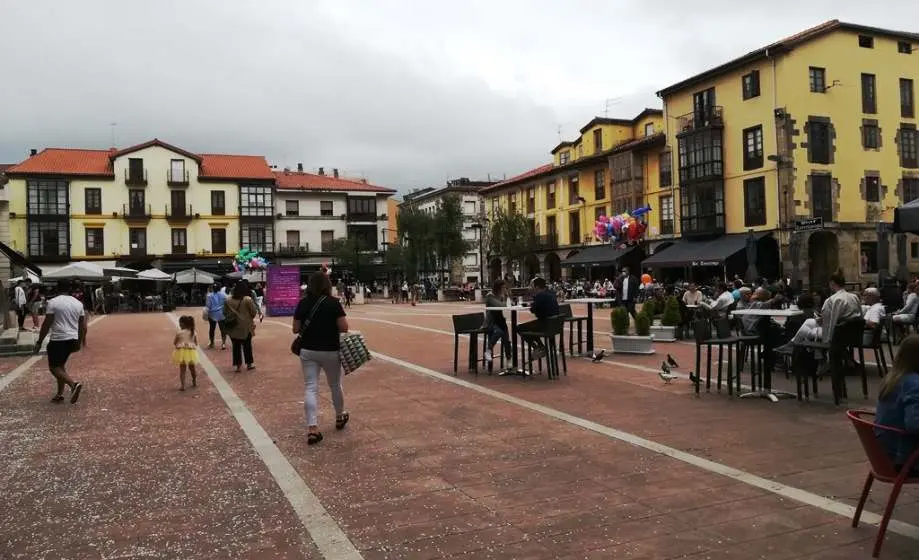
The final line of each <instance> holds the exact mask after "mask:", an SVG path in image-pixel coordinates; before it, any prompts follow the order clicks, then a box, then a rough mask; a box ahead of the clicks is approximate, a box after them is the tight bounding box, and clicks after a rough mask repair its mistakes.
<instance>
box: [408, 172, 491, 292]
mask: <svg viewBox="0 0 919 560" xmlns="http://www.w3.org/2000/svg"><path fill="white" fill-rule="evenodd" d="M494 184H495V182H494V181H471V180H469V179H467V178H465V177H462V178H460V179H453V180H451V181H448V182H447V186H445V187H441V188H439V189H435V188H432V187H429V188H426V189H421V190H418V191H415V192H413V193H411V194H408V195H406V196H405V200H404V202H402V204H401V205H400V206H409V205H411V206H414V207H417V208H418V209H420V210H422V211H426V212H431V213H433V212H434V211H436V209H437V204H438V203H439V202H440V201H441V200H442V199H443V198H444V197H445V196H447V195H457V196H459V197H460V203H461V204H462V209H463V218H464V219H463V239H465V240H466V241H467V242H468V243H469V250H468V251H467V252H466V255H465V256H464V257H463V260H462V262H461V263H455V264H454V267H453V271H452V277H451V280H452V281H453V282H457V283H458V282H479V281H480V280H481V279H482V272H481V271H482V268H481V259H482V255H481V253H482V252H484V250H485V248H484V247H480V241H481V238H480V236H481V234H482V229H481V228H480V227H477V226H480V225H481V220H482V218H483V217H484V215H485V202H484V198H483V197H482V195H481V194H480V191H481V190H482V189H484V188H485V187H489V186H491V185H494ZM480 249H481V250H480Z"/></svg>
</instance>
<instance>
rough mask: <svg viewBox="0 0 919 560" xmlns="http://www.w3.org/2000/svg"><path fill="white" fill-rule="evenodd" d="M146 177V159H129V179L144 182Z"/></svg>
mask: <svg viewBox="0 0 919 560" xmlns="http://www.w3.org/2000/svg"><path fill="white" fill-rule="evenodd" d="M144 180H146V177H144V160H143V159H141V158H130V159H128V181H132V182H135V183H136V182H142V181H144Z"/></svg>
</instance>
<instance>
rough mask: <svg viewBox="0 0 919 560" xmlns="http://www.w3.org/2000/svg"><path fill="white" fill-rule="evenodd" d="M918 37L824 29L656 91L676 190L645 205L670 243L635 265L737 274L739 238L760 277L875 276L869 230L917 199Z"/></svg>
mask: <svg viewBox="0 0 919 560" xmlns="http://www.w3.org/2000/svg"><path fill="white" fill-rule="evenodd" d="M917 43H919V35H917V34H910V33H901V32H896V31H890V30H885V29H876V28H871V27H865V26H860V25H853V24H849V23H842V22H839V21H830V22H827V23H825V24H822V25H820V26H817V27H814V28H811V29H808V30H806V31H803V32H801V33H798V34H796V35H793V36H791V37H788V38H786V39H783V40H781V41H779V42H777V43H773V44H771V45H768V46H766V47H763V48H761V49H758V50H755V51H753V52H751V53H748V54H746V55H744V56H742V57H740V58H737V59H735V60H732V61H730V62H727V63H725V64H722V65H720V66H718V67H716V68H713V69H711V70H708V71H706V72H703V73H701V74H699V75H696V76H693V77H691V78H688V79H686V80H684V81H682V82H679V83H677V84H674V85H672V86H670V87H667V88H665V89H663V90H661V91H660V92H658V95H659V96H660V97H661V98H662V99H663V102H664V115H665V123H666V135H667V149H668V150H669V151H670V152H672V153H673V161H672V165H673V167H674V172H673V179H674V183H675V185H674V188H673V192H672V193H671V192H666V191H665V192H662V193H660V194H658V196H657V200H654V197H653V196H652V197H651V200H649V202H650V203H651V204H652V206H654V205H656V206H657V207H662V206H663V205H664V203H665V202H666V201H667V200H668V197H672V196H673V197H675V199H676V202H675V203H674V205H673V207H674V211H675V212H674V214H675V215H676V219H675V220H674V223H675V224H676V226H677V227H676V232H678V233H680V234H681V235H682V238H683V239H681V240H680V241H679V242H677V243H675V244H674V245H673V246H671V247H668V248H665V249H664V248H659V249H658V251H657V252H656V253H655V255H654V256H653V257H651V258H649V259H648V260H647V261H646V262H645V264H646V265H647V266H654V267H660V268H667V267H684V266H686V267H696V268H698V267H699V266H700V265H701V266H703V267H705V266H708V265H717V266H713V267H712V268H711V269H710V271H709V272H707V273H706V274H707V275H711V276H714V275H718V276H720V275H721V274H723V273H724V272H725V271H724V270H723V269H720V266H721V265H724V266H725V267H726V269H727V273H728V275H730V274H733V273H741V274H742V273H743V272H744V270H745V268H746V265H747V262H746V253H747V251H745V250H743V249H744V248H745V246H746V239H747V237H748V232H750V231H751V230H752V231H753V232H756V233H755V234H754V235H753V237H754V238H756V239H759V241H758V242H757V243H756V245H755V246H756V249H757V251H756V252H757V266H758V268H759V273H760V274H761V275H763V276H766V277H769V278H776V277H778V276H779V275H780V274H784V275H787V276H790V275H791V274H792V272H791V271H792V270H793V269H794V268H795V267H793V266H792V261H797V262H799V263H800V267H799V270H800V272H801V274H802V276H803V278H807V279H808V280H809V283H810V285H812V286H815V287H823V286H825V285H826V280H827V276H828V275H829V274H830V273H832V272H833V271H835V270H836V269H837V268H841V269H842V270H843V272H844V273H845V275H846V277H847V279H849V280H850V281H853V282H867V281H874V280H875V279H876V276H874V273H876V272H877V268H878V264H879V263H878V236H877V223H878V222H879V221H892V218H893V209H894V208H895V207H896V206H898V205H900V204H902V203H904V202H907V201H909V200H912V199H914V198H916V197H919V161H917V153H916V152H917V132H916V118H915V117H916V110H915V83H916V82H917V81H919V59H917V55H916V54H915V53H914V52H913V51H914V49H915V48H916V47H917ZM669 200H674V198H669ZM658 217H659V218H662V217H663V214H658ZM660 229H661V230H662V229H663V224H661V226H660ZM795 231H797V233H795ZM881 250H883V244H882V249H881ZM901 251H902V252H905V246H904V248H903V249H901ZM911 254H912V257H913V258H917V257H919V246H917V245H914V246H913V247H912V250H911ZM780 264H781V265H782V266H781V267H780ZM719 269H720V270H721V271H720V272H719ZM674 274H676V272H674Z"/></svg>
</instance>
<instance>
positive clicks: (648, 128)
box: [645, 123, 654, 136]
mask: <svg viewBox="0 0 919 560" xmlns="http://www.w3.org/2000/svg"><path fill="white" fill-rule="evenodd" d="M645 136H654V123H646V124H645Z"/></svg>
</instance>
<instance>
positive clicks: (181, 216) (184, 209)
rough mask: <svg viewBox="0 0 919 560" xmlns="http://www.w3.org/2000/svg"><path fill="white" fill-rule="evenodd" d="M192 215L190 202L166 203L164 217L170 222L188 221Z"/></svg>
mask: <svg viewBox="0 0 919 560" xmlns="http://www.w3.org/2000/svg"><path fill="white" fill-rule="evenodd" d="M193 217H194V212H192V208H191V205H190V204H186V205H181V206H180V205H172V204H170V205H167V206H166V219H167V220H169V221H172V222H188V221H191V219H192V218H193Z"/></svg>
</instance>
